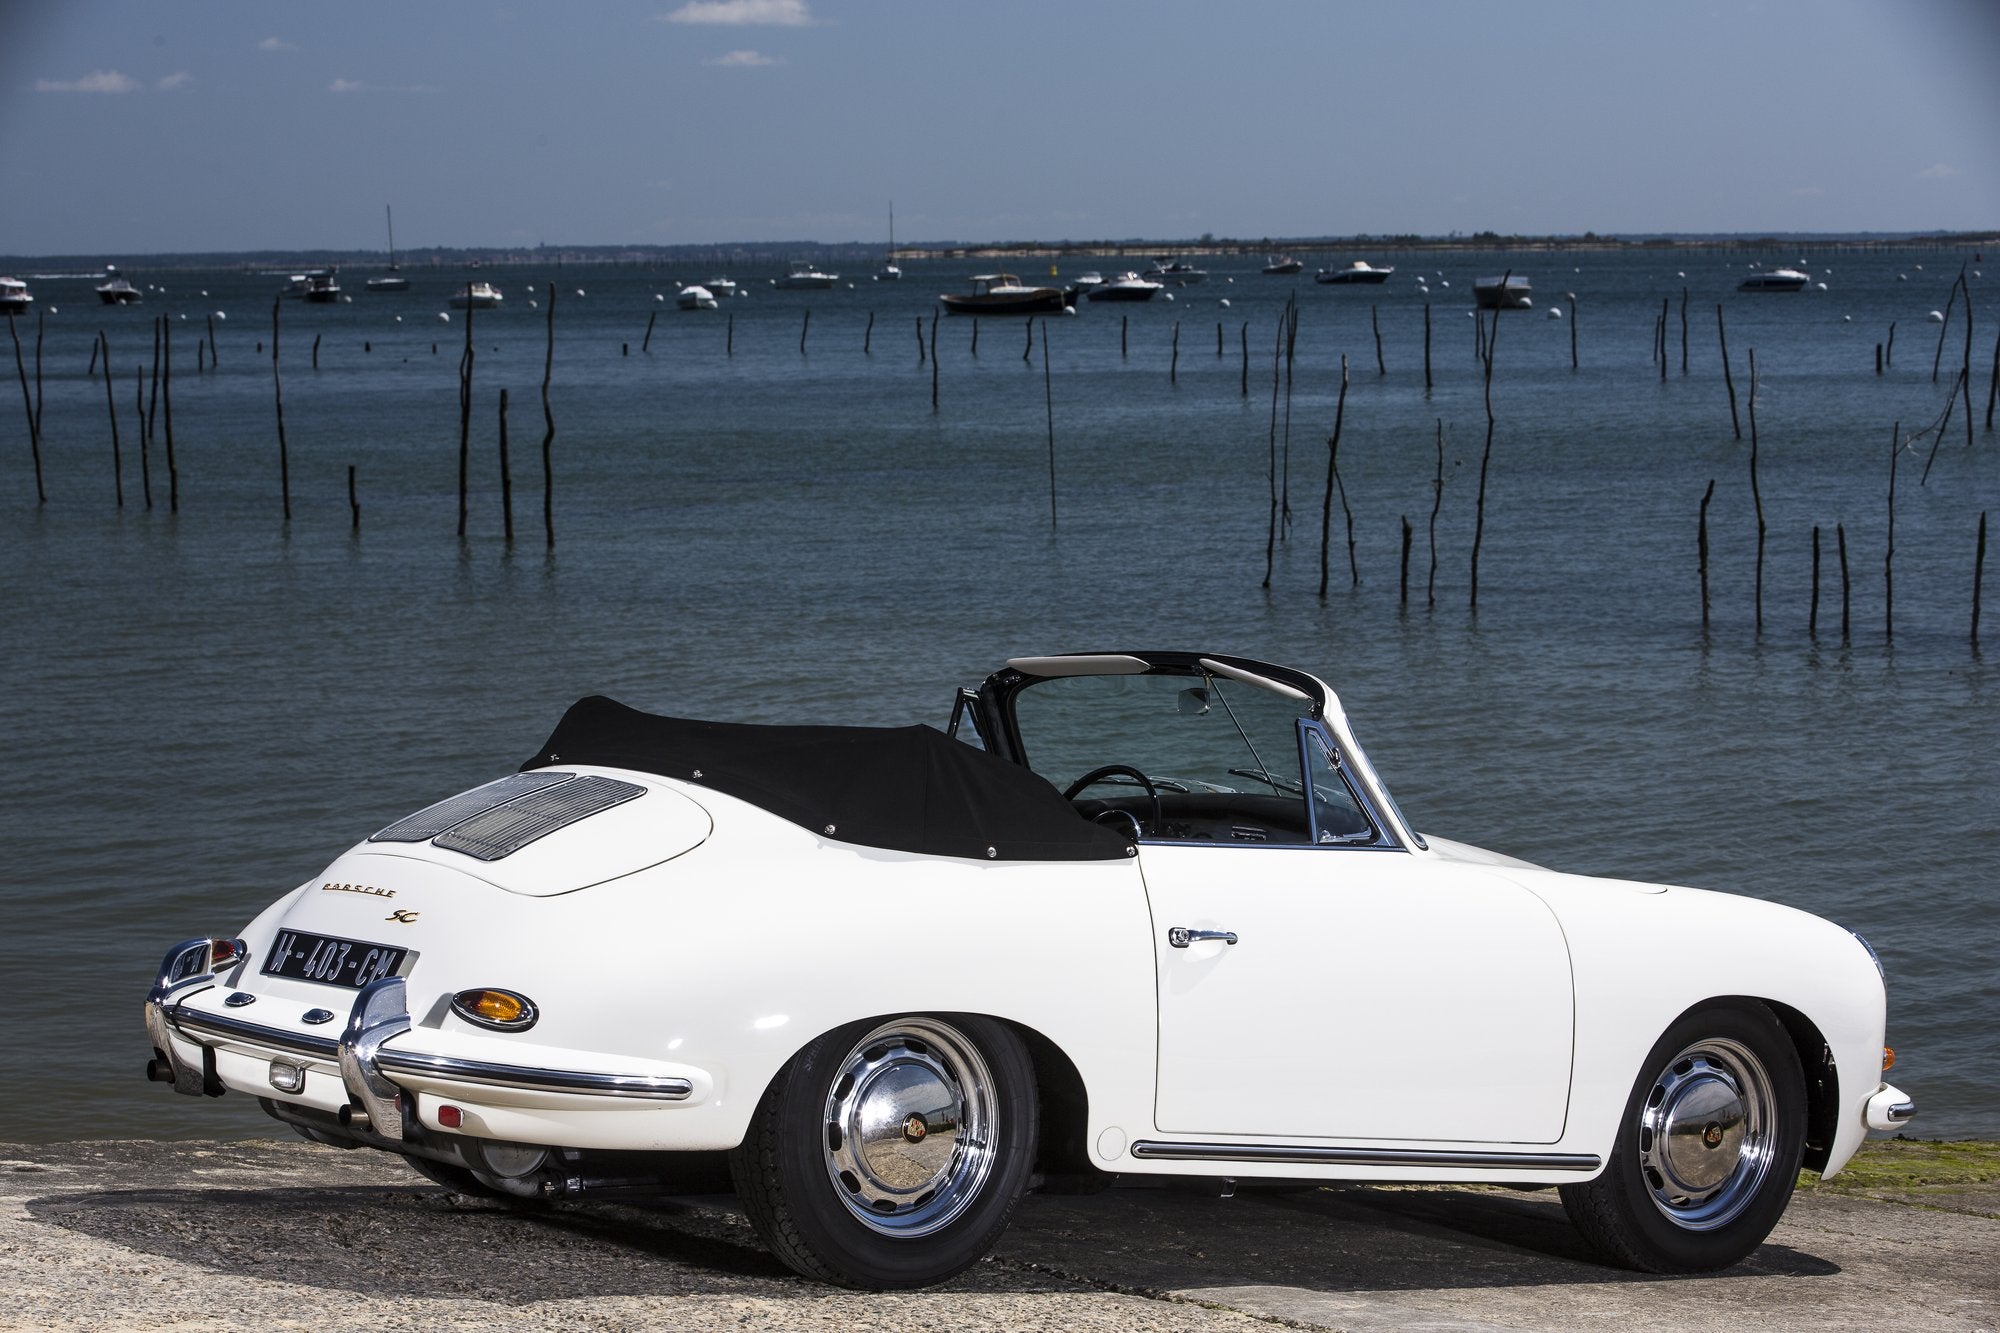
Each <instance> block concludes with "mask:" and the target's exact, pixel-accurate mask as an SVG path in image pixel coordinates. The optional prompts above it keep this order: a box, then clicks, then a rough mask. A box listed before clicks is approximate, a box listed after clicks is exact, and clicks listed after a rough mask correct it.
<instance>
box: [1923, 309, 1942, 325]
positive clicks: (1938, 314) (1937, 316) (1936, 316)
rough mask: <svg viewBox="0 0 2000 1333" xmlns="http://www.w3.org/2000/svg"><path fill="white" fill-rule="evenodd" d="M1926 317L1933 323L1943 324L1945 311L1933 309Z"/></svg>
mask: <svg viewBox="0 0 2000 1333" xmlns="http://www.w3.org/2000/svg"><path fill="white" fill-rule="evenodd" d="M1924 318H1925V319H1927V320H1929V321H1930V322H1931V323H1933V324H1942V323H1944V311H1942V310H1933V311H1931V312H1930V314H1928V315H1925V316H1924Z"/></svg>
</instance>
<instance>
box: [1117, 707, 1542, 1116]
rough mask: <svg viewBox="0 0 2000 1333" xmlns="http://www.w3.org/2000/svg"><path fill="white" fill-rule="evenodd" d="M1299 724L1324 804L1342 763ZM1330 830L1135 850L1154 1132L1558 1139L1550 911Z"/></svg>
mask: <svg viewBox="0 0 2000 1333" xmlns="http://www.w3.org/2000/svg"><path fill="white" fill-rule="evenodd" d="M1302 735H1303V736H1304V737H1305V741H1306V750H1307V753H1308V762H1307V765H1306V767H1307V770H1308V781H1309V783H1312V784H1316V785H1317V787H1318V789H1319V793H1320V795H1319V797H1318V798H1316V802H1319V801H1323V800H1324V798H1325V797H1326V795H1327V788H1328V786H1329V785H1330V784H1331V783H1333V782H1335V781H1338V776H1337V773H1338V756H1337V754H1336V753H1335V752H1334V751H1333V743H1332V741H1331V740H1330V738H1329V737H1328V736H1327V735H1326V733H1325V732H1323V731H1321V730H1319V729H1318V728H1317V727H1316V726H1314V725H1312V724H1304V725H1302ZM1315 749H1316V750H1317V752H1316V753H1315ZM1340 836H1341V835H1339V834H1338V833H1334V832H1329V831H1327V830H1325V829H1321V831H1320V832H1319V833H1318V834H1317V841H1316V842H1315V843H1314V844H1309V845H1264V846H1257V845H1232V844H1217V843H1204V844H1195V843H1177V842H1170V841H1145V842H1143V843H1142V845H1141V847H1140V850H1139V863H1140V868H1141V870H1142V872H1143V874H1144V877H1145V883H1146V891H1147V894H1148V896H1149V899H1150V904H1151V908H1152V925H1153V936H1154V949H1155V951H1156V957H1157V961H1158V969H1157V985H1158V1004H1159V1034H1160V1035H1159V1076H1158V1085H1157V1093H1156V1107H1155V1111H1156V1121H1157V1124H1158V1127H1159V1129H1160V1131H1161V1132H1162V1133H1166V1134H1173V1135H1189V1136H1194V1135H1201V1136H1207V1135H1241V1136H1249V1137H1252V1138H1255V1139H1265V1140H1278V1139H1302V1138H1340V1139H1350V1138H1351V1139H1376V1140H1385V1139H1386V1140H1423V1141H1433V1142H1435V1141H1455V1142H1467V1143H1535V1144H1545V1143H1553V1142H1555V1141H1556V1140H1558V1139H1559V1138H1561V1137H1562V1132H1563V1124H1564V1118H1565V1114H1566V1110H1567V1105H1568V1094H1569V1080H1570V1061H1571V1049H1572V1036H1573V1030H1574V1009H1573V999H1572V989H1571V977H1570V967H1569V953H1568V949H1567V947H1566V946H1565V944H1564V940H1563V935H1562V930H1561V928H1560V926H1559V925H1558V923H1557V921H1556V919H1555V917H1554V915H1553V914H1552V913H1551V912H1550V910H1549V909H1548V907H1547V906H1546V905H1545V904H1544V903H1543V902H1542V901H1541V900H1540V899H1539V898H1537V897H1536V896H1535V895H1534V894H1532V893H1530V892H1528V891H1527V890H1526V889H1524V888H1521V887H1520V886H1519V885H1517V884H1515V883H1514V882H1512V881H1511V880H1509V879H1507V878H1505V877H1503V876H1502V875H1500V874H1498V873H1496V872H1494V871H1491V870H1488V869H1485V868H1483V867H1479V866H1473V865H1468V864H1465V863H1462V862H1454V861H1449V860H1446V859H1444V858H1442V857H1439V856H1436V855H1433V854H1431V853H1428V852H1423V851H1410V850H1404V849H1399V848H1393V847H1386V846H1383V845H1382V840H1380V839H1375V840H1372V841H1371V840H1369V839H1366V838H1361V837H1356V838H1352V839H1349V840H1346V841H1342V840H1340ZM1203 934H1208V935H1210V936H1211V937H1210V938H1201V936H1202V935H1203ZM1229 936H1234V939H1235V942H1234V943H1229V942H1227V939H1228V937H1229Z"/></svg>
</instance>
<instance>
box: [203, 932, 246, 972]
mask: <svg viewBox="0 0 2000 1333" xmlns="http://www.w3.org/2000/svg"><path fill="white" fill-rule="evenodd" d="M249 952H250V946H248V945H247V944H245V943H244V942H243V941H242V940H236V939H229V940H224V939H212V940H210V941H209V942H208V970H209V971H210V972H211V973H220V972H227V971H228V970H229V969H230V968H232V967H235V966H236V965H237V964H238V963H240V962H242V961H243V959H244V956H245V955H247V954H248V953H249Z"/></svg>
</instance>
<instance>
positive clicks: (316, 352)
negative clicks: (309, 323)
mask: <svg viewBox="0 0 2000 1333" xmlns="http://www.w3.org/2000/svg"><path fill="white" fill-rule="evenodd" d="M319 340H320V335H319V334H317V333H315V334H314V335H313V354H312V367H313V369H314V370H318V369H319Z"/></svg>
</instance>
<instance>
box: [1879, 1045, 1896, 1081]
mask: <svg viewBox="0 0 2000 1333" xmlns="http://www.w3.org/2000/svg"><path fill="white" fill-rule="evenodd" d="M1895 1067H1896V1048H1895V1047H1894V1046H1884V1047H1883V1048H1882V1072H1883V1073H1885V1074H1886V1073H1888V1072H1889V1071H1890V1070H1892V1069H1894V1068H1895Z"/></svg>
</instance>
